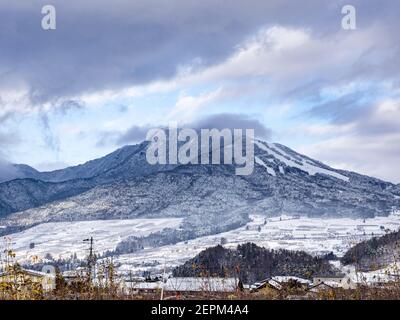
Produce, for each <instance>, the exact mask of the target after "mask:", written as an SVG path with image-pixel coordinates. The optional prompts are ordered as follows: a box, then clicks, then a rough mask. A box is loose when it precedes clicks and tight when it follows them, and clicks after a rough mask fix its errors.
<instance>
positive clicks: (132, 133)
mask: <svg viewBox="0 0 400 320" xmlns="http://www.w3.org/2000/svg"><path fill="white" fill-rule="evenodd" d="M167 126H168V125H161V126H155V125H144V126H136V125H134V126H132V127H130V128H129V129H128V130H126V131H123V132H117V131H107V132H102V133H101V134H100V135H99V139H98V141H97V144H96V145H97V147H104V146H107V145H116V146H121V145H126V144H132V143H137V142H142V141H144V140H145V138H146V134H147V132H148V131H149V130H150V129H154V128H163V127H167ZM178 127H179V128H191V129H195V130H200V129H218V130H222V129H226V128H227V129H232V130H233V129H243V130H244V129H254V131H255V136H256V137H260V138H264V139H266V140H269V139H270V138H271V135H272V131H271V129H269V128H267V127H265V126H264V125H263V124H262V123H261V121H260V120H258V119H257V118H256V117H255V116H251V115H247V114H233V113H220V114H213V115H209V116H205V117H202V118H200V119H198V120H195V121H192V122H190V123H178Z"/></svg>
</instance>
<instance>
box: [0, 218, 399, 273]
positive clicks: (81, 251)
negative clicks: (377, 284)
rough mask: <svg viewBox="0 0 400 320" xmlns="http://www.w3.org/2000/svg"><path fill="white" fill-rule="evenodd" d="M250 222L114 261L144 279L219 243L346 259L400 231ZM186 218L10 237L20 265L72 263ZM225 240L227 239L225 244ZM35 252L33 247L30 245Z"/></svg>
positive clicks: (52, 226) (350, 224)
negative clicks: (47, 260)
mask: <svg viewBox="0 0 400 320" xmlns="http://www.w3.org/2000/svg"><path fill="white" fill-rule="evenodd" d="M251 220H252V221H251V222H249V223H248V224H247V225H246V226H244V227H241V228H239V229H235V230H231V231H229V232H225V233H221V234H218V235H213V236H206V237H200V238H196V239H193V240H190V241H185V242H180V243H177V244H175V245H167V246H163V247H159V248H145V249H144V250H142V251H140V252H137V253H134V254H125V255H121V256H118V257H115V259H114V261H115V262H116V263H117V266H118V267H119V270H120V271H124V272H131V271H132V272H133V273H135V274H136V273H137V274H141V273H142V272H143V271H146V270H149V271H154V272H159V271H161V270H162V269H163V268H164V266H165V267H166V268H167V270H168V269H169V270H170V269H171V268H172V267H174V266H177V265H180V264H182V263H184V262H185V261H186V260H188V259H190V258H193V257H194V256H195V255H196V254H198V253H199V252H200V251H202V250H204V249H206V248H208V247H212V246H215V245H217V244H220V243H221V241H222V242H223V243H224V246H225V247H227V248H235V247H236V246H237V245H238V244H241V243H245V242H254V243H256V244H257V245H259V246H263V247H266V248H271V249H279V248H283V249H288V250H304V251H306V252H309V253H311V254H315V255H317V254H323V253H328V252H331V251H332V252H334V253H335V254H337V255H339V256H341V255H343V254H344V252H346V250H347V249H348V248H350V247H351V246H353V245H355V244H356V243H358V242H360V241H362V240H366V239H369V238H371V237H373V236H379V235H382V234H384V233H386V232H388V231H396V230H398V229H399V228H400V215H398V214H393V215H390V216H389V217H376V218H373V219H366V220H363V219H347V218H340V219H339V218H338V219H316V218H304V217H301V218H299V217H291V216H281V217H274V218H265V217H263V216H259V215H253V216H251ZM181 222H182V219H173V218H165V219H132V220H106V221H86V222H58V223H46V224H42V225H38V226H36V227H34V228H31V229H28V230H25V231H23V232H20V233H16V234H13V235H11V236H10V238H11V242H12V248H13V249H14V251H16V253H17V260H18V261H29V260H32V258H33V257H35V256H38V257H39V258H43V257H44V256H45V255H46V254H47V253H50V254H51V255H52V256H53V257H54V258H59V257H64V258H69V257H70V256H71V255H73V254H74V253H76V254H77V256H78V258H83V257H85V256H86V255H87V253H88V244H87V243H84V242H83V241H82V240H83V239H85V238H88V237H91V236H92V237H93V238H94V239H95V252H96V253H102V252H104V251H107V250H113V249H115V247H116V245H117V244H118V242H120V241H121V240H124V239H125V238H127V237H128V236H131V235H136V236H146V235H149V234H150V233H153V232H157V231H160V230H162V229H164V228H178V227H179V225H180V224H181ZM222 239H223V240H222ZM31 243H33V244H34V248H33V249H31V248H30V244H31ZM2 245H3V244H2V243H0V249H1V251H3V248H1V246H2Z"/></svg>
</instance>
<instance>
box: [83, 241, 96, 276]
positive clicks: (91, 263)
mask: <svg viewBox="0 0 400 320" xmlns="http://www.w3.org/2000/svg"><path fill="white" fill-rule="evenodd" d="M83 241H84V242H89V243H90V247H89V257H88V271H89V281H90V280H91V279H92V271H94V256H93V237H90V238H89V239H84V240H83ZM93 276H94V272H93Z"/></svg>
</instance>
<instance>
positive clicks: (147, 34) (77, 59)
mask: <svg viewBox="0 0 400 320" xmlns="http://www.w3.org/2000/svg"><path fill="white" fill-rule="evenodd" d="M44 4H45V3H44V2H42V1H35V3H33V4H31V3H27V2H1V3H0V10H1V12H2V13H3V14H2V19H1V22H0V37H1V39H2V50H1V52H0V72H1V75H2V76H1V77H0V88H2V90H3V91H7V90H10V88H15V87H18V88H20V89H21V90H22V91H23V95H24V96H25V97H26V98H27V99H28V100H29V101H30V103H31V104H33V105H41V104H45V103H52V104H54V102H55V101H56V100H57V99H60V98H65V99H67V98H68V97H79V96H81V95H83V94H87V93H93V92H100V91H102V90H113V89H121V88H124V87H129V86H135V85H141V84H148V83H153V82H155V81H160V80H170V79H173V78H174V77H176V76H177V74H178V73H179V72H180V70H182V69H185V68H186V67H188V66H190V67H193V66H197V67H195V68H194V69H195V71H198V70H202V69H207V68H210V67H212V66H219V67H217V68H216V69H215V70H213V71H210V72H212V73H214V74H221V73H224V72H225V71H223V70H221V69H224V68H225V70H226V69H227V68H230V69H231V70H230V72H231V73H238V72H241V73H243V72H244V73H246V72H254V71H256V73H255V74H257V71H260V72H273V73H275V74H276V76H277V77H278V78H279V74H280V73H287V72H288V70H289V69H292V72H293V73H295V74H296V73H299V72H303V71H304V69H307V68H309V67H310V65H311V66H315V65H316V64H317V63H318V62H319V63H321V64H323V65H326V61H325V60H326V59H329V57H330V56H331V55H332V56H333V58H334V60H333V61H332V60H331V62H332V63H331V68H334V65H335V64H337V63H342V62H343V61H344V60H346V58H347V57H348V55H356V54H357V53H358V52H359V51H361V50H363V49H365V47H364V45H363V42H365V41H366V40H368V39H363V38H362V37H363V36H362V35H363V34H365V33H364V32H363V31H357V32H354V33H353V35H350V33H348V34H347V35H346V34H345V33H343V32H339V33H340V35H339V36H340V37H342V38H343V39H340V38H338V37H333V38H331V40H322V41H321V42H318V40H315V39H310V34H309V33H308V31H307V30H315V33H316V34H317V35H318V36H319V37H321V39H324V38H329V36H330V35H332V34H335V33H338V30H340V20H341V17H342V15H341V13H340V9H341V6H342V5H343V2H342V1H339V0H337V1H330V0H329V1H328V0H324V1H321V0H309V1H307V3H302V5H301V6H297V5H296V7H295V10H294V4H293V1H289V0H279V1H278V0H270V1H259V0H250V1H248V2H246V4H243V2H242V1H238V0H235V1H230V2H218V3H215V1H213V0H203V1H194V0H172V1H168V2H165V3H160V2H159V1H155V0H137V1H129V0H117V4H116V5H112V6H111V5H110V4H109V2H108V1H106V0H96V1H94V0H87V1H84V2H82V1H79V0H71V1H61V0H55V1H53V3H52V4H53V5H54V6H55V7H56V9H57V12H58V15H57V19H58V23H57V30H55V31H51V32H46V31H44V30H42V29H41V27H40V21H41V18H42V15H41V14H40V9H41V6H42V5H44ZM354 5H355V6H356V7H357V8H359V10H358V18H359V19H358V20H359V21H361V22H360V23H361V26H360V28H359V29H360V30H365V29H366V26H365V25H362V21H365V20H368V21H369V22H371V23H374V22H375V21H376V20H379V19H381V20H382V17H385V18H387V19H385V21H386V22H387V23H388V24H390V25H391V27H393V28H395V27H396V25H397V17H395V15H393V12H397V11H398V9H399V8H398V5H397V3H396V2H395V1H391V2H390V3H388V4H386V5H385V8H382V7H383V6H382V5H381V4H380V2H379V1H377V0H373V1H369V2H368V3H365V2H364V1H359V0H355V1H354ZM274 25H287V26H288V28H286V29H284V28H274V27H271V26H274ZM265 26H266V27H267V28H264V30H267V32H266V34H263V33H262V32H261V34H259V35H258V36H257V37H256V38H255V39H254V38H252V37H251V35H252V34H254V33H255V32H257V30H259V29H260V28H263V27H265ZM360 34H361V36H359V35H360ZM381 36H382V34H381ZM387 37H388V36H387ZM387 37H383V36H382V37H381V38H382V39H384V38H387ZM249 39H250V40H249ZM345 39H348V40H345ZM378 39H379V38H378ZM370 40H371V41H372V43H373V42H374V41H375V40H377V38H376V37H374V38H373V39H370ZM367 42H368V41H367ZM243 43H245V47H244V48H243V47H240V44H243ZM352 43H354V45H351V44H352ZM380 44H381V42H377V43H376V46H377V47H378V46H379V45H380ZM335 45H336V46H335ZM238 46H239V47H240V51H239V52H238V55H237V56H235V57H231V54H232V52H233V51H234V50H235V48H238ZM339 46H340V49H341V50H337V48H338V47H339ZM334 47H335V48H336V49H333V48H334ZM265 48H269V49H268V50H269V51H266V52H265V51H264V49H265ZM307 48H308V49H307ZM354 48H356V49H354ZM357 48H359V49H357ZM297 49H299V50H297ZM291 50H293V54H292V55H290V54H289V52H290V51H291ZM352 51H353V52H352ZM341 52H342V54H341ZM326 53H329V54H328V55H327V54H326ZM257 55H259V57H257ZM280 55H281V56H282V58H279V56H280ZM375 56H376V54H372V55H370V56H368V59H372V60H373V62H374V61H375V60H374V58H375ZM229 57H231V59H230V60H229V61H228V62H227V63H224V61H226V60H227V58H229ZM296 57H297V58H298V59H299V62H298V63H296V62H295V60H296V59H297V58H296ZM307 57H308V58H307ZM258 58H261V59H258ZM265 59H269V60H267V61H266V60H265ZM321 59H322V60H321ZM394 59H396V58H394ZM283 60H286V61H287V62H288V63H287V64H281V63H280V62H281V61H283ZM252 61H254V63H252ZM257 61H259V62H263V61H264V62H268V61H269V62H268V63H266V64H265V65H264V64H257V63H256V62H257ZM395 62H396V60H394V61H393V62H392V63H390V65H392V64H394V63H395ZM224 65H225V67H224ZM274 66H275V67H274ZM278 66H279V68H281V69H279V68H278ZM300 66H303V68H300ZM388 67H389V66H388ZM299 68H300V69H299ZM278 69H279V70H278ZM387 69H388V70H389V71H390V70H391V69H390V68H387ZM391 72H392V73H393V70H391ZM302 74H303V75H304V73H302ZM0 91H1V90H0Z"/></svg>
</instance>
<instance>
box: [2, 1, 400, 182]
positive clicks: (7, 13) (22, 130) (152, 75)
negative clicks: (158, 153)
mask: <svg viewBox="0 0 400 320" xmlns="http://www.w3.org/2000/svg"><path fill="white" fill-rule="evenodd" d="M44 4H47V3H45V2H43V1H38V0H34V1H30V2H23V3H21V2H13V1H4V0H0V12H1V15H2V19H0V75H1V76H0V148H1V149H0V150H1V151H0V166H1V165H2V163H6V162H14V163H26V164H29V165H32V166H34V167H35V168H37V169H40V170H52V169H57V168H62V167H65V166H69V165H75V164H79V163H82V162H85V161H88V160H91V159H94V158H97V157H100V156H103V155H105V154H107V153H109V152H111V151H113V150H115V149H116V148H118V147H120V146H122V145H124V144H130V143H132V144H133V143H135V142H138V141H140V140H141V139H142V138H143V135H144V133H145V132H146V130H147V129H148V128H150V127H157V126H161V125H167V124H168V122H169V121H178V123H179V124H180V125H182V126H185V125H186V126H190V125H193V124H195V123H202V124H207V123H215V122H216V121H218V123H222V124H221V125H223V126H226V127H230V126H232V125H237V124H238V123H240V122H242V123H244V124H245V125H250V126H251V125H254V126H255V127H257V128H259V129H260V130H259V132H260V133H261V136H262V138H264V139H268V140H270V141H274V142H279V143H282V144H285V145H287V146H289V147H291V148H293V149H295V150H296V151H299V152H302V153H304V154H306V155H308V156H311V157H313V158H315V159H317V160H321V161H323V162H326V163H327V164H329V165H332V166H334V167H337V168H343V169H349V170H354V171H357V172H360V173H365V174H369V175H372V176H376V177H379V178H382V179H385V180H389V181H393V182H396V183H398V182H400V172H399V170H398V169H397V167H398V164H397V163H398V162H399V161H398V159H399V156H400V126H399V124H400V100H399V93H400V91H399V83H400V82H399V80H400V73H399V71H400V58H399V57H400V55H399V53H400V52H399V51H400V41H399V38H398V36H397V35H396V30H398V28H399V22H398V19H397V16H396V12H398V10H399V9H400V5H399V4H398V2H396V1H394V0H393V1H389V0H387V1H374V0H372V1H368V3H366V2H365V1H351V3H347V2H344V1H339V0H336V1H320V0H319V1H317V0H315V1H314V0H309V1H304V3H303V2H302V5H299V4H295V2H293V1H285V0H282V1H274V0H271V1H261V0H260V1H249V2H246V4H245V3H244V2H242V1H224V2H222V1H208V0H205V1H178V0H173V1H168V2H165V1H155V0H154V1H153V0H151V1H144V0H136V1H127V0H118V1H116V2H115V4H113V6H112V7H111V6H110V5H109V2H106V1H104V0H97V1H94V0H88V1H84V2H83V1H78V0H71V1H68V2H67V1H63V2H62V1H58V0H54V1H53V3H52V4H53V5H54V6H55V8H56V10H57V29H56V30H52V31H44V30H42V29H41V18H42V15H41V12H40V11H41V7H42V6H43V5H44ZM345 4H351V5H353V6H354V7H355V8H356V14H357V15H356V17H357V29H356V30H344V29H342V28H341V19H342V17H343V15H342V13H341V8H342V6H343V5H345ZM0 171H1V170H0Z"/></svg>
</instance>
